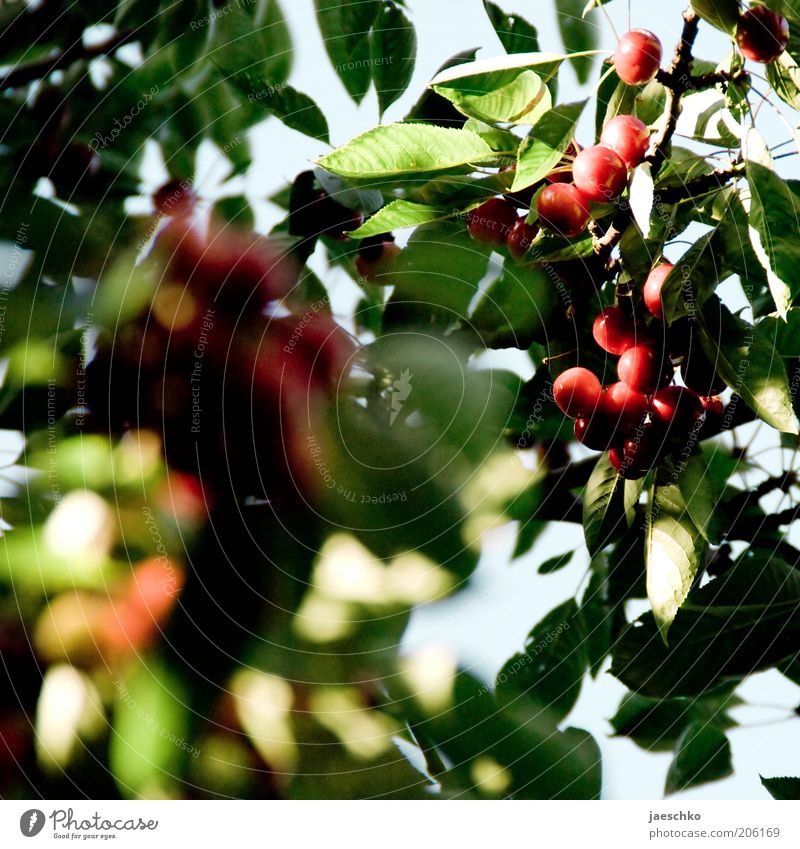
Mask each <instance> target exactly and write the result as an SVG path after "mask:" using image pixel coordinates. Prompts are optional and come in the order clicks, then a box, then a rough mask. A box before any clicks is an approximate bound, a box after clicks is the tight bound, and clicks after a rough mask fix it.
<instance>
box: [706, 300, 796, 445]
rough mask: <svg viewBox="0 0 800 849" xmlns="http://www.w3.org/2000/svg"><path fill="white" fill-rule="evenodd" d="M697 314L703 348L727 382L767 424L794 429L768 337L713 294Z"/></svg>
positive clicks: (784, 380) (782, 376) (781, 369)
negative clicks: (735, 314)
mask: <svg viewBox="0 0 800 849" xmlns="http://www.w3.org/2000/svg"><path fill="white" fill-rule="evenodd" d="M698 317H699V320H700V342H701V344H702V346H703V350H704V351H705V354H706V356H707V357H709V358H710V359H711V362H712V363H715V365H716V369H717V371H718V372H719V373H720V375H721V376H722V378H723V380H724V381H725V382H726V383H727V384H728V386H730V387H731V389H733V391H734V392H736V393H737V394H739V395H741V396H742V398H743V399H744V401H745V403H746V404H747V405H748V406H749V407H750V408H751V409H752V410H754V411H755V412H756V413H757V414H758V416H759V418H761V419H763V420H764V421H765V422H766V423H767V424H769V425H772V427H774V428H776V429H777V430H780V431H781V432H783V433H794V434H796V433H798V432H799V431H798V423H797V418H796V417H795V414H794V411H793V409H792V395H791V392H790V390H789V380H788V377H787V376H786V368H785V367H784V364H783V361H782V359H781V357H780V356H779V354H778V353H777V352H776V350H775V348H774V347H773V346H772V345H771V344H770V343H769V341H768V340H767V339H765V338H764V337H763V336H762V335H761V333H760V332H759V331H758V329H757V328H756V327H754V326H753V325H751V324H747V323H746V322H744V321H743V320H742V319H740V318H738V317H736V316H734V315H732V313H731V312H730V310H729V309H728V308H727V307H726V306H725V305H724V304H723V303H722V302H721V301H720V300H719V299H718V298H717V297H716V295H715V296H713V297H712V298H709V300H708V301H707V302H706V303H705V304H704V305H703V307H702V308H701V309H700V310H699V311H698Z"/></svg>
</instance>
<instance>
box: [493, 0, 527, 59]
mask: <svg viewBox="0 0 800 849" xmlns="http://www.w3.org/2000/svg"><path fill="white" fill-rule="evenodd" d="M483 7H484V9H486V14H487V15H488V16H489V20H490V21H491V22H492V26H493V27H494V31H495V32H496V33H497V36H498V38H499V39H500V41H501V43H502V45H503V47H505V50H506V53H538V52H539V37H538V34H537V32H536V27H534V26H533V25H532V24H529V23H528V22H527V21H526V20H525V19H524V18H522V17H520V16H519V15H509V14H506V13H505V12H504V11H503V10H502V9H501V8H500V7H499V6H498V5H497V4H496V3H490V2H488V0H484V4H483Z"/></svg>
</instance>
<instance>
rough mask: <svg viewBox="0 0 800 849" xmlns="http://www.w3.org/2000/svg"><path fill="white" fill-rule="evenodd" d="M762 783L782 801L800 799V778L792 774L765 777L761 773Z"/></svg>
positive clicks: (774, 797) (770, 793)
mask: <svg viewBox="0 0 800 849" xmlns="http://www.w3.org/2000/svg"><path fill="white" fill-rule="evenodd" d="M759 778H760V779H761V784H762V785H763V786H764V787H765V788H766V789H767V791H768V792H769V795H770V796H772V798H773V799H778V800H779V801H781V802H787V801H797V800H798V799H800V778H794V777H792V776H788V775H787V776H780V777H777V778H764V776H763V775H759Z"/></svg>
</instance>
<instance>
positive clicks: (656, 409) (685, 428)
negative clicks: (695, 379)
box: [653, 386, 703, 437]
mask: <svg viewBox="0 0 800 849" xmlns="http://www.w3.org/2000/svg"><path fill="white" fill-rule="evenodd" d="M653 413H654V415H655V419H656V421H657V422H658V423H660V424H661V425H662V426H664V427H665V428H667V429H668V430H669V431H670V433H671V435H673V436H679V437H680V436H683V435H687V434H688V433H689V432H690V431H691V430H692V429H693V428H694V426H695V423H696V422H697V421H698V419H700V418H702V416H703V404H702V402H701V401H700V396H699V395H698V394H697V393H696V392H692V390H691V389H687V388H686V387H685V386H667V387H665V388H664V389H660V390H659V391H658V392H656V394H655V395H654V396H653Z"/></svg>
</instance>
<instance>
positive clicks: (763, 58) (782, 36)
mask: <svg viewBox="0 0 800 849" xmlns="http://www.w3.org/2000/svg"><path fill="white" fill-rule="evenodd" d="M736 43H737V44H738V45H739V49H740V50H741V51H742V53H743V54H744V55H745V56H746V57H747V58H748V59H751V60H752V61H753V62H763V63H764V64H768V63H769V62H774V61H775V60H776V59H777V58H778V56H780V55H781V53H783V51H784V50H786V45H787V44H788V43H789V22H788V21H787V20H786V18H784V17H783V15H779V14H778V13H777V12H773V11H771V10H770V9H768V8H767V7H766V6H753V7H752V8H750V9H748V10H747V11H746V12H745V13H744V14H743V15H742V16H741V17H740V18H739V23H738V24H737V26H736Z"/></svg>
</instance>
